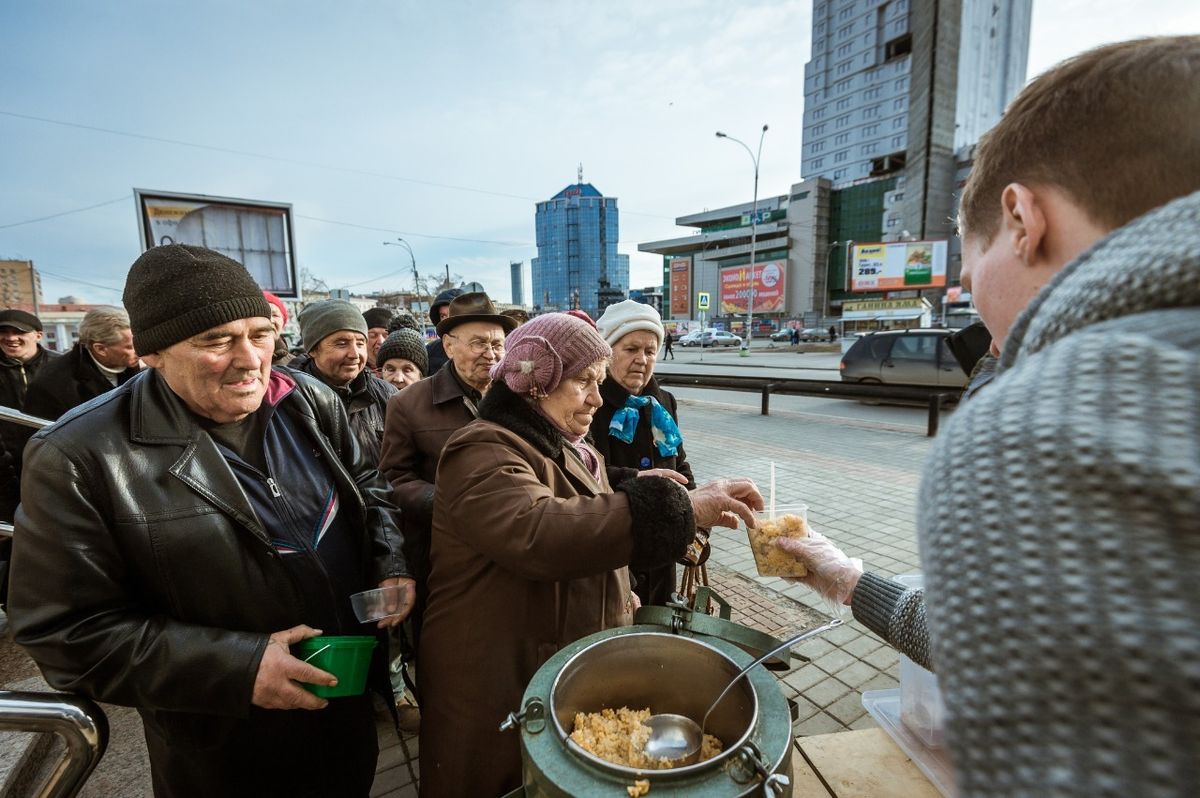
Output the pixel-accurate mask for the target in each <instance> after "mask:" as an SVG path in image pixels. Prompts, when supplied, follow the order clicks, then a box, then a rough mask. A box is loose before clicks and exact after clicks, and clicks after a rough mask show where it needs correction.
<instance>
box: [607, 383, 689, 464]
mask: <svg viewBox="0 0 1200 798" xmlns="http://www.w3.org/2000/svg"><path fill="white" fill-rule="evenodd" d="M647 403H648V404H649V405H650V436H651V437H652V438H653V439H654V445H655V446H657V447H658V453H659V454H660V455H662V456H663V457H669V456H670V455H673V454H678V453H679V444H681V443H683V437H682V436H681V435H680V434H679V427H678V426H676V424H675V419H673V418H671V414H670V413H669V412H667V408H665V407H663V406H662V405H660V404H659V403H658V400H657V399H655V398H654V397H653V396H630V397H629V398H628V399H626V400H625V406H624V407H622V408H621V409H620V410H618V411H617V412H615V413H613V419H612V422H611V423H610V424H609V425H608V434H609V435H611V436H612V437H614V438H616V439H617V440H619V441H624V442H625V443H633V436H634V434H635V433H636V432H637V425H638V418H640V415H641V414H640V413H639V412H638V411H639V410H640V409H641V408H643V407H645V406H646V405H647Z"/></svg>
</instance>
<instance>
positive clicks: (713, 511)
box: [688, 478, 763, 529]
mask: <svg viewBox="0 0 1200 798" xmlns="http://www.w3.org/2000/svg"><path fill="white" fill-rule="evenodd" d="M688 498H690V499H691V500H692V514H693V515H694V516H695V517H696V526H704V527H713V526H723V527H728V528H729V529H737V526H738V519H739V518H741V519H742V520H743V521H745V522H746V526H748V527H750V528H751V529H753V528H754V525H755V524H754V512H755V510H762V508H763V498H762V495H761V494H760V493H759V492H758V488H756V487H754V482H753V481H751V480H749V479H745V478H737V479H714V480H713V481H712V482H706V483H705V484H703V485H701V486H700V487H698V488H696V489H695V490H693V491H691V492H689V493H688Z"/></svg>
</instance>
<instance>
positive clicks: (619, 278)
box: [530, 176, 629, 318]
mask: <svg viewBox="0 0 1200 798" xmlns="http://www.w3.org/2000/svg"><path fill="white" fill-rule="evenodd" d="M536 222H537V248H538V254H537V257H536V258H534V259H533V260H532V263H531V267H532V277H533V296H532V297H531V299H530V304H531V305H533V308H534V311H535V312H546V311H552V310H572V309H579V310H583V311H585V312H586V313H587V314H588V315H590V316H591V317H592V318H596V317H598V316H599V315H600V314H601V313H603V312H604V308H606V307H608V305H610V304H612V303H613V302H618V301H620V300H621V299H623V298H624V297H625V296H626V294H627V292H628V290H629V256H628V255H621V254H619V253H618V252H617V242H618V240H619V237H620V236H619V221H618V214H617V200H616V198H615V197H605V196H604V195H603V194H601V193H600V192H599V191H597V190H596V188H595V187H594V186H593V185H592V184H591V183H584V182H583V179H582V176H581V177H580V181H579V182H578V183H575V184H573V185H570V186H567V187H566V188H564V189H563V190H562V191H560V192H558V194H556V195H554V197H552V198H551V199H549V200H547V201H545V202H539V203H538V204H537V217H536Z"/></svg>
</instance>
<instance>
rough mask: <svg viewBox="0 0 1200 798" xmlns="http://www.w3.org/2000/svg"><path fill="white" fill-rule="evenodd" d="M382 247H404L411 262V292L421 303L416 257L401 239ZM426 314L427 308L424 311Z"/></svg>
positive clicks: (387, 242)
mask: <svg viewBox="0 0 1200 798" xmlns="http://www.w3.org/2000/svg"><path fill="white" fill-rule="evenodd" d="M383 243H384V246H390V247H404V248H405V249H407V250H408V257H409V259H410V260H411V261H412V272H413V291H414V293H415V294H416V296H417V302H420V301H421V277H420V275H418V274H417V256H416V255H414V254H413V251H412V247H411V246H409V244H408V242H407V241H405V240H404V239H403V238H397V239H396V240H395V241H384V242H383ZM426 312H428V308H427V309H426Z"/></svg>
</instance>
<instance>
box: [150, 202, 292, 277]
mask: <svg viewBox="0 0 1200 798" xmlns="http://www.w3.org/2000/svg"><path fill="white" fill-rule="evenodd" d="M134 196H135V198H136V201H137V209H138V221H139V222H140V226H141V233H142V246H143V248H145V249H149V248H151V247H157V246H162V245H164V244H193V245H195V246H201V247H207V248H208V249H212V250H216V251H217V252H220V253H221V254H223V255H227V256H229V257H230V258H232V259H234V260H236V261H237V262H238V263H240V264H242V265H243V266H245V267H246V271H248V272H250V276H251V277H253V278H254V280H255V282H257V283H258V284H259V286H261V287H262V288H265V289H266V290H268V291H271V292H273V293H275V294H276V295H278V296H280V297H283V298H285V299H295V298H297V297H298V296H299V291H298V287H299V280H298V272H297V268H296V262H295V259H294V257H293V254H294V253H293V249H294V248H293V243H292V206H291V205H288V204H282V203H270V202H258V201H256V200H241V199H231V198H226V197H208V196H204V195H202V194H174V193H167V192H151V191H144V190H142V189H134Z"/></svg>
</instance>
